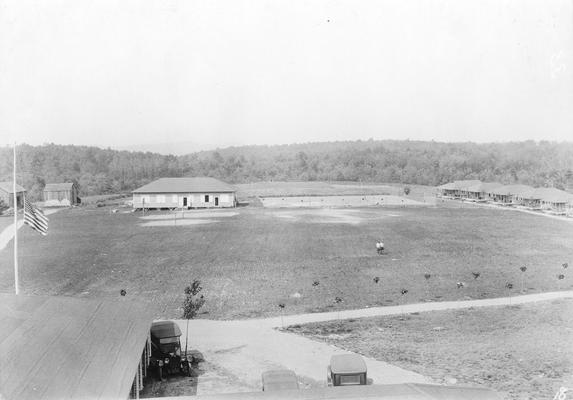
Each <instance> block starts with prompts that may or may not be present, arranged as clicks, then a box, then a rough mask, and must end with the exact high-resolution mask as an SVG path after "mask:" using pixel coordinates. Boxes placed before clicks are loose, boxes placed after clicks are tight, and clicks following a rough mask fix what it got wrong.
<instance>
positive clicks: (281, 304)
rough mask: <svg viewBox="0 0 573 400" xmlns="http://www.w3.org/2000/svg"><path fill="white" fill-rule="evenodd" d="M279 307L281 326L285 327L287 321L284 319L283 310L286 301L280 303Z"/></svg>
mask: <svg viewBox="0 0 573 400" xmlns="http://www.w3.org/2000/svg"><path fill="white" fill-rule="evenodd" d="M279 308H280V309H281V327H282V328H284V327H285V322H284V320H283V310H284V309H285V303H279Z"/></svg>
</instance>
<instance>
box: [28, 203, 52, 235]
mask: <svg viewBox="0 0 573 400" xmlns="http://www.w3.org/2000/svg"><path fill="white" fill-rule="evenodd" d="M24 223H25V224H28V225H30V227H31V228H32V229H35V230H37V231H38V232H40V233H41V234H42V235H44V236H45V235H47V234H48V218H47V217H46V216H45V215H44V213H43V212H42V210H40V209H39V208H36V207H34V206H33V205H32V204H30V203H29V202H28V199H26V198H24Z"/></svg>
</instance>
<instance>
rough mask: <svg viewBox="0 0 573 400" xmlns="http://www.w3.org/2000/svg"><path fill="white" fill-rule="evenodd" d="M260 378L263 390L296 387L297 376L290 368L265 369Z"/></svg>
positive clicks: (291, 388)
mask: <svg viewBox="0 0 573 400" xmlns="http://www.w3.org/2000/svg"><path fill="white" fill-rule="evenodd" d="M262 380H263V391H264V392H270V391H275V390H293V389H298V378H297V377H296V374H295V373H294V371H291V370H290V369H280V370H273V371H265V372H263V375H262Z"/></svg>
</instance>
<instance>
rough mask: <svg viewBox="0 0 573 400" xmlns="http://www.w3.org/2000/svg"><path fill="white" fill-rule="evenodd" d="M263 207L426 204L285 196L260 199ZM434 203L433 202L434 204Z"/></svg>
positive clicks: (391, 198) (358, 197) (367, 198)
mask: <svg viewBox="0 0 573 400" xmlns="http://www.w3.org/2000/svg"><path fill="white" fill-rule="evenodd" d="M260 199H261V202H262V204H263V207H268V208H281V207H284V208H303V207H367V206H380V207H384V206H402V207H406V206H427V205H428V204H426V203H422V202H419V201H416V200H411V199H409V198H405V197H399V196H389V195H388V196H386V195H377V196H374V195H347V196H285V197H261V198H260ZM434 203H435V202H434Z"/></svg>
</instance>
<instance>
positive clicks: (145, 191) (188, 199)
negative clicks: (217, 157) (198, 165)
mask: <svg viewBox="0 0 573 400" xmlns="http://www.w3.org/2000/svg"><path fill="white" fill-rule="evenodd" d="M236 206H237V197H236V189H235V188H234V187H233V186H231V185H228V184H226V183H225V182H221V181H220V180H218V179H215V178H204V177H201V178H161V179H158V180H156V181H153V182H151V183H148V184H147V185H145V186H142V187H140V188H139V189H136V190H134V191H133V208H135V209H142V208H146V209H150V208H153V209H165V208H184V209H191V208H227V207H236Z"/></svg>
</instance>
